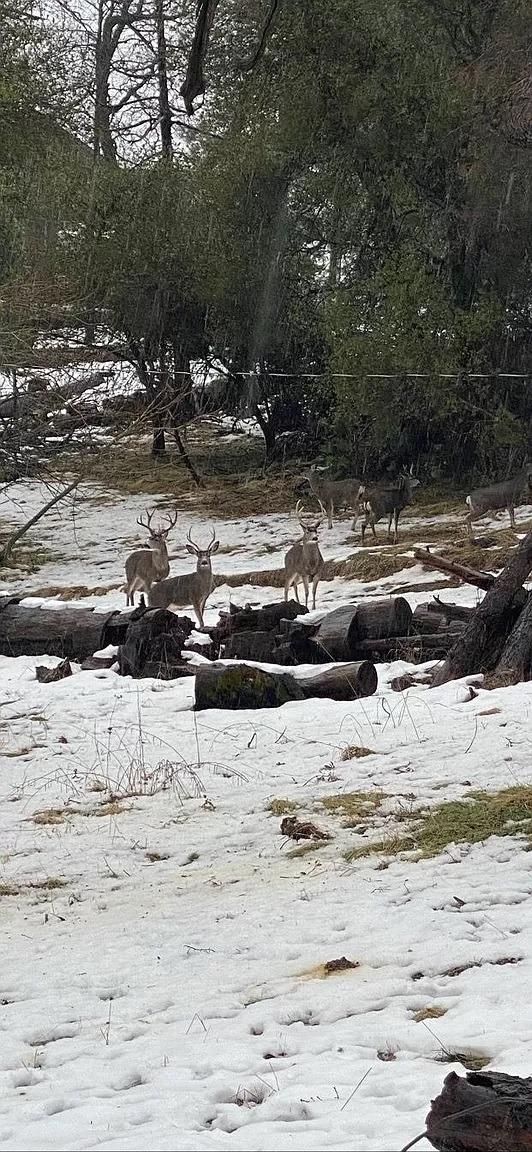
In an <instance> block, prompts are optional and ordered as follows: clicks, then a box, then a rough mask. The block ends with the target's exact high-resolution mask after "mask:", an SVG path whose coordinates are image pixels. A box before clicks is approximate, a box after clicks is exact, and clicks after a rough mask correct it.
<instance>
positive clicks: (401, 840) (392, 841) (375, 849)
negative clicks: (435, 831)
mask: <svg viewBox="0 0 532 1152" xmlns="http://www.w3.org/2000/svg"><path fill="white" fill-rule="evenodd" d="M415 847H416V845H415V842H414V840H413V838H412V837H410V836H398V835H394V834H393V832H390V834H389V835H387V836H383V838H382V840H374V841H373V842H372V843H371V844H363V845H361V846H360V847H358V848H348V850H347V852H344V859H345V860H347V862H348V863H349V864H350V863H351V861H353V860H362V859H363V858H364V856H372V855H373V854H374V853H375V854H376V855H379V854H382V855H383V856H399V854H400V853H401V852H412V850H413V849H414V848H415Z"/></svg>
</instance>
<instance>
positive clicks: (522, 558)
mask: <svg viewBox="0 0 532 1152" xmlns="http://www.w3.org/2000/svg"><path fill="white" fill-rule="evenodd" d="M531 568H532V532H529V533H528V534H527V535H526V536H525V537H524V539H523V540H522V541H521V543H520V545H519V547H518V548H517V549H515V551H513V552H512V553H511V555H510V559H509V561H508V563H507V565H506V567H505V568H503V570H502V572H501V573H500V574H499V575H498V576H497V578H496V579H495V582H494V584H493V585H492V587H491V588H490V589H489V591H488V592H486V595H485V597H484V599H483V601H482V603H481V604H479V606H478V608H477V610H476V612H475V614H474V616H472V618H471V620H470V622H469V624H468V625H467V627H466V628H465V629H464V631H463V632H462V634H461V636H460V639H459V640H458V641H457V642H456V644H455V645H454V646H453V648H452V649H451V651H450V653H449V655H448V657H447V659H446V661H445V663H444V664H443V666H442V668H440V669H439V670H438V671H437V672H436V675H435V677H434V684H435V685H437V684H446V683H447V681H448V680H456V679H458V678H459V677H460V676H468V675H469V674H471V673H472V672H485V671H490V670H491V669H493V668H494V667H495V666H496V664H497V663H498V660H499V657H500V655H501V653H502V650H503V648H504V643H505V640H506V637H507V636H508V633H509V632H510V631H511V629H512V628H513V626H514V624H515V622H516V619H517V616H518V614H519V611H520V608H521V607H522V595H523V588H522V585H523V583H524V581H525V580H526V579H527V577H528V575H529V572H530V570H531ZM516 594H517V600H516Z"/></svg>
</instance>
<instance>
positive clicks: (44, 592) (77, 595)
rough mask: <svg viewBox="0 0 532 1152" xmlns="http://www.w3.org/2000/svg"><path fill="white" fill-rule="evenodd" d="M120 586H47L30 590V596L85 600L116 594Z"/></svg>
mask: <svg viewBox="0 0 532 1152" xmlns="http://www.w3.org/2000/svg"><path fill="white" fill-rule="evenodd" d="M120 587H121V585H120V584H103V585H101V584H99V585H97V586H96V587H94V588H89V586H88V585H87V584H73V585H70V586H66V587H61V586H60V585H59V584H49V585H46V586H44V587H43V588H35V589H32V593H31V595H32V596H42V598H43V600H44V599H48V600H50V599H56V600H85V599H86V598H87V597H88V596H106V595H107V593H108V592H116V591H117V589H118V588H120Z"/></svg>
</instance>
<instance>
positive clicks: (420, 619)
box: [412, 604, 444, 632]
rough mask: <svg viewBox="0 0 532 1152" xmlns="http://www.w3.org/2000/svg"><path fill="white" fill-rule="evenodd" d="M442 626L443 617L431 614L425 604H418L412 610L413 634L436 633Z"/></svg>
mask: <svg viewBox="0 0 532 1152" xmlns="http://www.w3.org/2000/svg"><path fill="white" fill-rule="evenodd" d="M443 626H444V619H443V616H440V615H439V614H438V613H437V612H431V611H430V608H429V607H428V605H426V604H418V605H417V607H416V608H414V615H413V618H412V631H413V632H437V631H438V629H439V628H442V627H443Z"/></svg>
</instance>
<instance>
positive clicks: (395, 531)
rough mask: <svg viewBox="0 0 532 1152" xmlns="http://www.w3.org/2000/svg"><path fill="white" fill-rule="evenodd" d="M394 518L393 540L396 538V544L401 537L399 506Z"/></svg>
mask: <svg viewBox="0 0 532 1152" xmlns="http://www.w3.org/2000/svg"><path fill="white" fill-rule="evenodd" d="M393 519H394V525H393V540H394V544H397V541H398V539H399V531H398V529H399V509H398V508H396V510H395V512H394V517H393Z"/></svg>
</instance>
